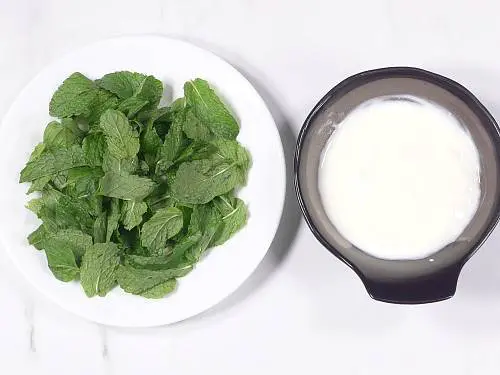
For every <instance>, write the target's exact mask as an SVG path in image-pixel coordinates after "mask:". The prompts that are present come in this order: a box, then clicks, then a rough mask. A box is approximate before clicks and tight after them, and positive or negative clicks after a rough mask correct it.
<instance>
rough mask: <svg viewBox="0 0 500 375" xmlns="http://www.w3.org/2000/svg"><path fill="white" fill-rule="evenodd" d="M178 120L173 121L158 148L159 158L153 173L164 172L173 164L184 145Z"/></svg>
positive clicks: (180, 124)
mask: <svg viewBox="0 0 500 375" xmlns="http://www.w3.org/2000/svg"><path fill="white" fill-rule="evenodd" d="M180 121H181V120H176V121H174V123H173V124H172V126H171V127H170V130H169V131H168V133H167V135H166V136H165V141H164V142H163V145H162V146H161V149H160V156H159V157H160V159H159V160H158V164H157V167H156V172H155V173H157V174H164V173H165V172H166V171H167V170H168V168H170V167H171V166H172V165H173V164H174V161H175V159H176V158H177V157H178V155H179V153H180V152H181V150H182V148H183V147H184V145H185V138H184V134H183V132H182V123H181V122H180Z"/></svg>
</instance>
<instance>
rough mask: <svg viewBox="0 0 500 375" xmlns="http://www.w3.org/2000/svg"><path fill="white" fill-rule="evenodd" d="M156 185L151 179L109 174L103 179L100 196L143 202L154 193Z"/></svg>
mask: <svg viewBox="0 0 500 375" xmlns="http://www.w3.org/2000/svg"><path fill="white" fill-rule="evenodd" d="M154 188H155V183H154V182H153V181H151V180H150V179H149V178H145V177H139V176H134V175H127V174H121V173H115V172H107V173H106V174H105V175H104V177H103V178H101V182H100V187H99V192H98V194H100V195H104V196H107V197H112V198H119V199H124V200H141V199H144V197H146V196H148V195H149V194H151V193H152V192H153V190H154Z"/></svg>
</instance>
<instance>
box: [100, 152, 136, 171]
mask: <svg viewBox="0 0 500 375" xmlns="http://www.w3.org/2000/svg"><path fill="white" fill-rule="evenodd" d="M138 167H139V159H138V158H137V156H134V157H132V158H127V159H118V158H116V157H115V156H113V155H111V154H110V153H109V152H107V151H106V152H105V153H104V156H103V159H102V170H103V171H104V172H115V173H120V174H130V173H135V172H136V170H137V168H138Z"/></svg>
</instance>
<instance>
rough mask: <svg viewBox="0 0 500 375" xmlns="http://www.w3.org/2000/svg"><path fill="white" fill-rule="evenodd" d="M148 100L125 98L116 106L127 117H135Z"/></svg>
mask: <svg viewBox="0 0 500 375" xmlns="http://www.w3.org/2000/svg"><path fill="white" fill-rule="evenodd" d="M148 103H149V102H148V101H147V100H144V99H140V98H136V97H131V98H127V99H125V100H124V101H123V102H121V103H120V105H119V106H118V110H119V111H121V112H123V113H124V114H125V115H126V116H127V117H128V118H129V119H131V118H133V117H135V116H136V115H137V114H138V113H139V111H140V110H141V109H143V108H144V107H145V106H147V105H148Z"/></svg>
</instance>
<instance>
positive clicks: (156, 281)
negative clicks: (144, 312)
mask: <svg viewBox="0 0 500 375" xmlns="http://www.w3.org/2000/svg"><path fill="white" fill-rule="evenodd" d="M189 270H190V269H186V273H187V272H189ZM172 274H179V272H172V271H171V270H165V271H152V270H145V269H135V268H133V267H130V266H120V267H119V268H118V272H117V278H118V284H119V285H120V287H121V288H122V289H123V290H124V291H126V292H128V293H132V294H137V295H140V296H143V297H146V298H162V297H164V296H166V295H167V294H169V293H171V292H173V291H174V290H175V287H176V285H177V282H176V280H175V279H174V276H172Z"/></svg>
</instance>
